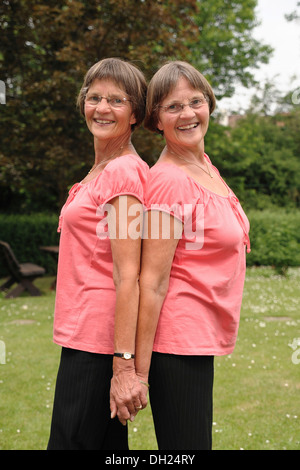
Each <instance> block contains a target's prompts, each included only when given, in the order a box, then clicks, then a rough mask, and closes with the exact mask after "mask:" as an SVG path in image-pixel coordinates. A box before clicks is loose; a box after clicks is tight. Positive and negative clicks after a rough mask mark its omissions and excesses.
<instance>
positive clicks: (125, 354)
mask: <svg viewBox="0 0 300 470" xmlns="http://www.w3.org/2000/svg"><path fill="white" fill-rule="evenodd" d="M114 356H115V357H121V358H122V359H134V354H131V353H129V352H124V353H114Z"/></svg>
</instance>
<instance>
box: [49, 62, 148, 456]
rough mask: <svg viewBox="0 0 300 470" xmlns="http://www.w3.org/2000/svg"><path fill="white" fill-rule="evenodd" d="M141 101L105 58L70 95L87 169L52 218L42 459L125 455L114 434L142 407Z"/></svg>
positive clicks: (121, 435)
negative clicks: (50, 384) (54, 251)
mask: <svg viewBox="0 0 300 470" xmlns="http://www.w3.org/2000/svg"><path fill="white" fill-rule="evenodd" d="M145 100H146V81H145V78H144V75H143V74H142V73H141V72H140V71H139V70H138V69H137V68H136V67H135V66H133V65H132V64H130V63H128V62H124V61H122V60H120V59H115V58H113V59H104V60H102V61H100V62H98V63H96V64H95V65H94V66H93V67H91V69H90V70H89V71H88V72H87V74H86V76H85V79H84V83H83V86H82V88H81V91H80V93H79V97H78V104H79V107H80V110H81V112H82V114H83V115H84V117H85V120H86V124H87V127H88V129H89V130H90V132H91V133H92V135H93V139H94V148H95V162H94V165H93V166H92V168H91V169H90V171H89V173H88V174H87V175H86V176H85V177H84V179H83V180H82V181H81V182H80V183H76V184H75V185H74V186H73V187H72V189H71V190H70V193H69V197H68V199H67V201H66V203H65V205H64V207H63V208H62V211H61V216H60V223H59V231H61V236H60V248H59V261H58V274H57V292H56V304H55V317H54V342H55V343H57V344H58V345H60V346H62V354H61V362H60V367H59V371H58V377H57V384H56V391H55V399H54V408H53V417H52V426H51V433H50V439H49V444H48V449H65V450H68V449H69V450H70V449H95V450H99V449H128V439H127V426H124V424H126V420H127V419H130V418H132V416H133V415H134V413H135V412H136V410H137V409H139V408H141V407H142V406H144V405H145V401H143V400H144V398H143V393H142V388H146V387H145V386H144V385H143V384H141V383H140V381H139V380H138V379H137V377H136V375H135V369H134V351H135V334H136V322H137V314H138V303H139V286H138V279H139V270H140V248H141V236H140V235H139V233H138V231H136V233H135V234H133V233H131V234H129V227H130V224H131V222H135V223H137V221H136V219H137V218H138V217H139V215H137V214H140V218H141V217H142V213H143V203H144V187H145V183H146V180H147V177H148V170H149V169H148V166H147V165H146V163H145V162H144V161H142V160H141V158H140V157H139V155H138V154H137V152H136V151H135V149H134V147H133V145H132V143H131V134H132V131H133V130H134V128H135V127H138V126H139V125H140V124H141V122H142V121H143V118H144V113H145ZM140 222H141V221H140ZM131 232H132V228H131ZM129 235H130V236H129ZM133 235H136V236H133ZM118 410H119V411H118ZM117 413H118V416H120V413H122V417H121V416H120V420H119V419H118V417H117V416H116V415H117ZM120 421H121V422H120ZM121 423H122V424H121Z"/></svg>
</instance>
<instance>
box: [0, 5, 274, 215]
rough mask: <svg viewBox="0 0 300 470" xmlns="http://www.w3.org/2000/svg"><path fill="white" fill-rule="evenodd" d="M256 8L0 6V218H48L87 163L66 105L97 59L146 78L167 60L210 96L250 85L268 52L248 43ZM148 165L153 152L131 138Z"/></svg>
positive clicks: (150, 145) (152, 140) (71, 105)
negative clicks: (2, 91) (187, 71)
mask: <svg viewBox="0 0 300 470" xmlns="http://www.w3.org/2000/svg"><path fill="white" fill-rule="evenodd" d="M256 3H257V0H239V1H237V0H236V1H228V0H222V1H221V0H201V1H200V0H198V1H197V0H185V1H183V0H173V1H169V0H167V1H157V2H153V1H148V0H60V1H54V0H48V1H47V2H46V1H42V0H0V33H1V45H0V79H1V80H2V81H4V82H5V84H6V91H7V94H6V105H5V106H3V105H1V108H0V113H1V128H0V141H1V149H0V164H1V175H0V189H1V210H2V211H4V210H9V211H34V210H57V209H58V207H59V206H60V205H61V204H62V202H63V201H64V199H65V195H66V190H67V188H68V186H70V185H71V184H72V182H74V181H77V180H78V179H81V178H82V177H83V175H84V173H85V172H86V170H87V169H88V168H89V167H90V166H91V164H92V163H93V148H92V139H91V135H90V134H89V132H88V131H87V129H86V126H85V123H84V120H83V119H82V118H81V117H80V115H79V112H77V110H76V107H75V102H76V95H77V93H78V91H79V89H80V86H81V83H82V80H83V77H84V74H85V73H86V71H87V69H88V68H89V67H90V66H91V65H92V64H93V63H95V62H96V61H97V60H100V59H101V58H104V57H111V56H115V57H121V58H123V59H125V60H130V61H133V62H134V63H136V64H137V65H138V66H139V67H140V68H141V69H142V70H143V71H144V72H145V74H146V76H147V77H148V78H150V77H151V75H152V74H153V73H154V72H155V71H156V70H157V68H158V67H159V66H160V65H161V64H162V63H163V62H165V61H166V60H168V59H174V58H176V59H184V60H188V61H190V62H191V63H192V64H194V65H196V66H197V67H199V68H200V70H201V71H202V72H203V73H204V74H205V75H207V76H208V78H210V80H211V82H212V84H213V85H214V86H215V87H216V91H217V94H218V96H219V97H221V96H223V95H227V96H228V95H230V94H231V93H232V92H233V90H234V84H235V83H237V82H238V81H242V82H243V84H244V85H245V84H250V83H251V82H252V80H253V77H252V75H251V73H250V72H249V67H250V68H251V67H254V65H255V64H256V65H258V64H259V63H261V62H265V61H266V60H267V57H268V54H269V52H270V49H269V48H268V47H266V46H264V45H261V44H258V43H257V42H256V41H255V40H254V39H253V38H252V36H251V33H252V30H253V28H254V27H255V25H256V20H255V14H254V9H255V6H256ZM134 140H135V143H136V146H137V148H138V150H139V152H140V153H141V155H142V156H143V157H144V158H145V160H146V161H148V162H149V163H151V162H153V160H154V158H155V156H157V154H158V152H159V148H161V140H160V138H159V137H156V136H154V135H151V134H150V133H148V132H145V131H144V130H143V129H141V130H139V131H137V132H136V133H135V135H134Z"/></svg>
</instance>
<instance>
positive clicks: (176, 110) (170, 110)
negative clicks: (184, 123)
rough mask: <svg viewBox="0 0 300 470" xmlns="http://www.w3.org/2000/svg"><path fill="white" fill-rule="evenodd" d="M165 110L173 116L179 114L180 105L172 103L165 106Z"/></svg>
mask: <svg viewBox="0 0 300 470" xmlns="http://www.w3.org/2000/svg"><path fill="white" fill-rule="evenodd" d="M165 109H166V111H167V112H168V113H174V114H175V113H179V111H180V110H181V105H180V104H179V103H173V104H170V105H169V106H167V107H166V108H165Z"/></svg>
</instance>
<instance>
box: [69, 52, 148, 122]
mask: <svg viewBox="0 0 300 470" xmlns="http://www.w3.org/2000/svg"><path fill="white" fill-rule="evenodd" d="M106 79H109V80H112V81H113V82H115V83H116V84H117V85H118V86H119V87H120V88H122V89H123V90H124V91H125V93H127V95H128V96H129V98H130V101H131V104H132V112H133V113H134V115H135V118H136V123H135V124H133V125H132V126H131V128H132V130H134V129H135V127H138V126H140V125H141V123H142V122H143V120H144V117H145V106H146V93H147V82H146V79H145V77H144V74H143V73H142V72H141V71H140V70H139V69H138V68H137V67H136V66H135V65H133V64H131V63H130V62H126V61H124V60H122V59H119V58H115V57H114V58H107V59H102V60H100V61H99V62H97V63H96V64H94V65H93V66H92V67H91V68H90V69H89V70H88V72H87V73H86V75H85V78H84V82H83V85H82V87H81V90H80V92H79V95H78V98H77V105H78V107H79V109H80V112H81V114H82V115H83V116H84V101H85V97H86V94H87V92H88V90H89V88H90V86H91V85H92V83H93V82H94V80H106Z"/></svg>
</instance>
